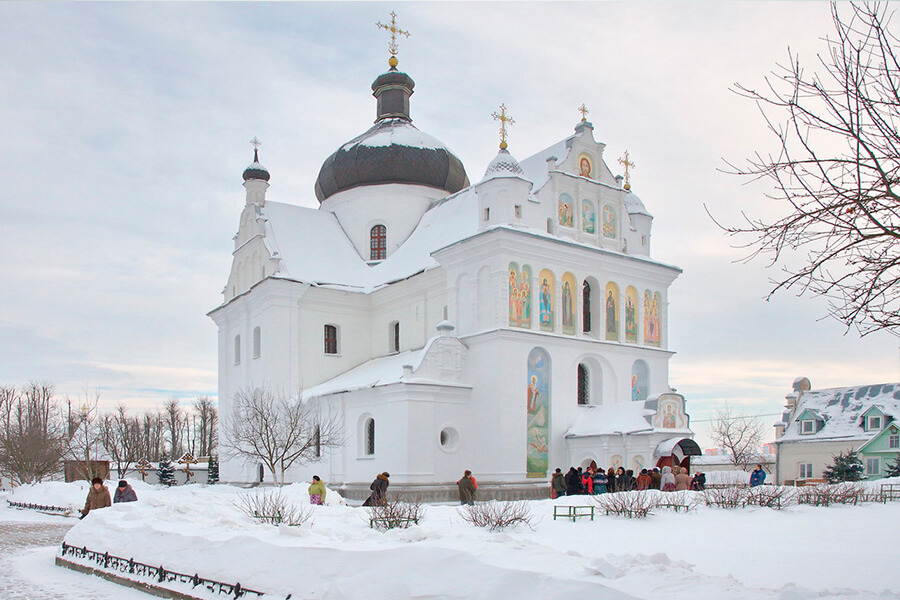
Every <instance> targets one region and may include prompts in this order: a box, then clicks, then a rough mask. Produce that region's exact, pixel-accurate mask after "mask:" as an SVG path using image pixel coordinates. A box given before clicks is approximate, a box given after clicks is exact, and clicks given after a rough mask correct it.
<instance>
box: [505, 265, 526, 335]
mask: <svg viewBox="0 0 900 600" xmlns="http://www.w3.org/2000/svg"><path fill="white" fill-rule="evenodd" d="M509 324H510V326H511V327H524V328H526V329H530V328H531V267H529V266H528V265H522V270H521V271H519V265H517V264H516V263H514V262H511V263H509Z"/></svg>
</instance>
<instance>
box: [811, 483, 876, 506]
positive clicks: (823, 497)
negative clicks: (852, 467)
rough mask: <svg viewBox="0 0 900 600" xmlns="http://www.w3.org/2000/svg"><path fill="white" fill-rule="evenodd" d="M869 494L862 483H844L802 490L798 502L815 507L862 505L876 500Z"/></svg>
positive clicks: (821, 485)
mask: <svg viewBox="0 0 900 600" xmlns="http://www.w3.org/2000/svg"><path fill="white" fill-rule="evenodd" d="M875 496H879V497H880V495H877V494H876V495H873V494H869V493H868V492H867V491H866V488H865V486H864V485H862V484H861V483H856V482H844V483H838V484H832V485H828V484H820V485H816V486H812V487H804V488H801V489H800V492H799V497H798V502H800V503H801V504H812V505H814V506H828V505H830V504H860V503H862V502H868V501H872V500H874V499H875Z"/></svg>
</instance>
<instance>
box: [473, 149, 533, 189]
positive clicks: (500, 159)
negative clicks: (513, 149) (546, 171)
mask: <svg viewBox="0 0 900 600" xmlns="http://www.w3.org/2000/svg"><path fill="white" fill-rule="evenodd" d="M498 177H518V178H519V179H525V171H523V170H522V167H521V166H520V165H519V161H517V160H516V159H515V157H513V155H512V154H510V153H509V151H508V150H506V149H505V148H503V149H501V150H500V152H498V153H497V156H495V157H494V160H492V161H491V162H490V163H488V166H487V169H485V170H484V177H483V178H482V180H481V181H487V180H488V179H495V178H498Z"/></svg>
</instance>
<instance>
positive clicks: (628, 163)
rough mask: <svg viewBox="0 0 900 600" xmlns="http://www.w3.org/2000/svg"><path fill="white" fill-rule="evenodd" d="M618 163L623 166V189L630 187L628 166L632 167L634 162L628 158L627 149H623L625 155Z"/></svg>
mask: <svg viewBox="0 0 900 600" xmlns="http://www.w3.org/2000/svg"><path fill="white" fill-rule="evenodd" d="M619 164H620V165H622V166H623V167H625V189H626V190H630V189H631V173H630V171H629V168H632V169H633V168H634V167H635V164H634V163H633V162H631V161H630V160H629V159H628V150H626V151H625V156H623V157H622V158H620V159H619Z"/></svg>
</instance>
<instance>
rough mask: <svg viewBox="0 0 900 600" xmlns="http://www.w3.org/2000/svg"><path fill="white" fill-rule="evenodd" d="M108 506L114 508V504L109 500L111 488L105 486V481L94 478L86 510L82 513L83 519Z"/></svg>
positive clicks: (85, 504) (85, 505) (86, 502)
mask: <svg viewBox="0 0 900 600" xmlns="http://www.w3.org/2000/svg"><path fill="white" fill-rule="evenodd" d="M107 506H112V502H111V501H110V499H109V488H108V487H106V486H105V485H103V479H101V478H100V477H94V478H93V479H91V489H89V490H88V495H87V500H85V502H84V508H83V509H81V511H80V512H81V518H82V519H83V518H85V517H86V516H87V514H88V513H89V512H91V511H92V510H97V509H98V508H106V507H107Z"/></svg>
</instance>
